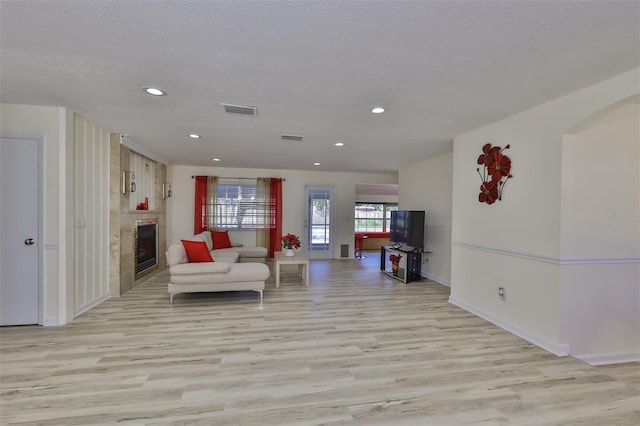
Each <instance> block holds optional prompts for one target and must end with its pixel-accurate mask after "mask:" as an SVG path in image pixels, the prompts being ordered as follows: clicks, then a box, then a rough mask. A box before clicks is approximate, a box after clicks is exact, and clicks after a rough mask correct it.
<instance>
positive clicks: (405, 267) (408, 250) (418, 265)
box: [380, 244, 424, 284]
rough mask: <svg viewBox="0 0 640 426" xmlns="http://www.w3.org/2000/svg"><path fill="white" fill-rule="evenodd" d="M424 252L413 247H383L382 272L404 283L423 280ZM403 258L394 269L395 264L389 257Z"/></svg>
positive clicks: (381, 255) (381, 254)
mask: <svg viewBox="0 0 640 426" xmlns="http://www.w3.org/2000/svg"><path fill="white" fill-rule="evenodd" d="M423 251H424V250H422V249H421V248H417V247H411V246H398V245H397V244H396V245H392V246H382V247H381V248H380V270H381V271H382V272H383V273H384V274H386V275H388V276H390V277H391V278H394V279H396V280H398V281H402V282H403V283H405V284H406V283H408V282H411V281H418V280H420V279H421V278H422V276H421V272H422V253H423ZM391 255H395V256H402V257H401V258H400V262H398V265H397V268H394V266H393V262H391V260H390V259H389V256H391Z"/></svg>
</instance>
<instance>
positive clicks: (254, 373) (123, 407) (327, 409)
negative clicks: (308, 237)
mask: <svg viewBox="0 0 640 426" xmlns="http://www.w3.org/2000/svg"><path fill="white" fill-rule="evenodd" d="M378 264H379V255H376V254H372V253H368V254H367V258H366V259H362V260H333V261H313V262H312V264H311V285H310V287H308V288H307V287H305V286H304V285H303V284H302V282H301V280H300V279H299V278H298V277H297V276H296V274H295V267H290V268H289V269H287V268H286V267H283V277H282V282H281V285H280V288H278V289H276V288H275V280H274V277H273V276H272V277H271V278H270V279H269V281H268V282H267V290H266V292H265V301H264V305H263V307H262V309H260V306H259V302H258V301H259V297H258V295H257V294H256V293H252V292H240V293H211V294H191V295H179V296H176V297H175V301H174V304H173V305H172V306H171V305H169V298H168V296H167V294H166V283H167V282H168V274H167V272H162V273H160V274H158V275H156V276H155V277H152V278H151V279H150V280H149V281H147V282H146V283H144V284H142V285H141V286H139V287H138V288H136V289H134V290H132V291H131V292H129V293H127V294H126V295H124V296H123V297H121V298H118V299H111V300H108V301H107V302H105V303H103V304H101V305H99V306H97V307H96V308H94V309H92V310H90V311H89V312H87V313H85V314H83V315H81V316H80V317H78V318H76V319H75V320H74V321H73V322H72V323H70V324H68V325H66V326H63V327H46V328H44V327H4V328H2V329H1V330H0V338H1V341H0V343H1V358H0V362H1V365H0V369H1V370H0V373H1V376H0V381H1V383H0V384H1V394H0V396H1V405H0V409H1V414H0V422H1V424H2V425H14V424H28V425H65V426H67V425H116V424H117V425H169V424H171V425H278V426H282V425H320V424H322V425H464V424H474V425H561V424H562V425H578V424H579V425H598V426H603V425H638V424H640V397H639V393H640V366H639V365H638V364H626V365H618V366H608V367H591V366H589V365H587V364H584V363H582V362H580V361H578V360H575V359H573V358H571V357H563V358H558V357H556V356H554V355H551V354H549V353H547V352H545V351H544V350H542V349H540V348H538V347H536V346H533V345H531V344H528V343H527V342H525V341H523V340H522V339H520V338H518V337H516V336H513V335H511V334H509V333H507V332H505V331H503V330H501V329H500V328H498V327H495V326H493V325H491V324H489V323H487V322H485V321H483V320H482V319H479V318H477V317H475V316H473V315H471V314H469V313H467V312H465V311H463V310H461V309H459V308H457V307H455V306H453V305H451V304H449V303H448V302H447V298H448V296H449V289H448V288H447V287H444V286H441V285H439V284H437V283H434V282H431V281H427V280H423V281H420V282H415V283H410V284H408V285H404V284H402V283H399V282H397V281H394V280H392V279H391V278H389V277H386V276H384V275H382V274H381V273H380V272H379V271H378ZM270 266H271V267H272V265H270Z"/></svg>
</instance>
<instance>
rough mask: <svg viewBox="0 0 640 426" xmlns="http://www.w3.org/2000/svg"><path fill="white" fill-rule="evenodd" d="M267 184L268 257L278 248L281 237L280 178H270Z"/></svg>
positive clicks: (271, 256)
mask: <svg viewBox="0 0 640 426" xmlns="http://www.w3.org/2000/svg"><path fill="white" fill-rule="evenodd" d="M270 181H271V182H270V185H269V194H270V197H271V199H270V200H269V205H270V209H271V212H270V214H269V217H270V219H271V220H270V222H271V224H270V230H269V231H270V232H269V247H268V248H269V254H268V256H269V258H273V252H274V251H276V249H278V251H279V250H280V246H281V242H282V241H281V238H282V179H281V178H271V179H270Z"/></svg>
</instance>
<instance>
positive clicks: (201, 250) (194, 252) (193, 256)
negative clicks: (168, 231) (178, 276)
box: [180, 240, 214, 263]
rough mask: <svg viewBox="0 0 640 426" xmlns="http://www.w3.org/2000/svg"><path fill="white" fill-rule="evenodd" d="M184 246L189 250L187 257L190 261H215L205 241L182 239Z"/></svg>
mask: <svg viewBox="0 0 640 426" xmlns="http://www.w3.org/2000/svg"><path fill="white" fill-rule="evenodd" d="M180 241H182V245H183V246H184V250H185V251H186V252H187V257H188V258H189V262H190V263H196V262H213V261H214V260H213V257H211V253H209V247H207V243H205V242H204V241H189V240H180Z"/></svg>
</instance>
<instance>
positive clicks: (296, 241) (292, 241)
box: [282, 234, 300, 249]
mask: <svg viewBox="0 0 640 426" xmlns="http://www.w3.org/2000/svg"><path fill="white" fill-rule="evenodd" d="M282 248H286V249H297V248H300V238H298V236H297V235H294V234H287V235H285V236H284V237H282Z"/></svg>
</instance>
